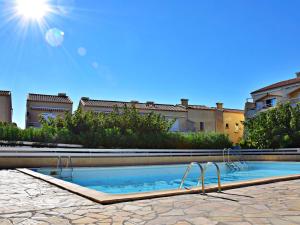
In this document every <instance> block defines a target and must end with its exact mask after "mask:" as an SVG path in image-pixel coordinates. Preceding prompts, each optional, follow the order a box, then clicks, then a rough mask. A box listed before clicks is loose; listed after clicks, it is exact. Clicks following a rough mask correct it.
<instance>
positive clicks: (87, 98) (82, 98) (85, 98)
mask: <svg viewBox="0 0 300 225" xmlns="http://www.w3.org/2000/svg"><path fill="white" fill-rule="evenodd" d="M81 100H83V101H88V100H90V98H89V97H81Z"/></svg>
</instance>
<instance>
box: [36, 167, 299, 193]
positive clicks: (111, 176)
mask: <svg viewBox="0 0 300 225" xmlns="http://www.w3.org/2000/svg"><path fill="white" fill-rule="evenodd" d="M202 165H203V166H205V164H202ZM218 165H219V167H220V169H221V183H229V182H236V181H243V180H253V179H258V178H266V177H274V176H284V175H293V174H300V162H246V164H243V165H240V166H239V167H240V170H233V169H230V168H228V166H226V165H225V164H224V163H218ZM187 166H188V165H162V166H161V165H159V166H158V165H154V166H128V167H91V168H74V170H73V177H72V179H71V178H70V177H69V176H70V170H69V169H65V170H64V171H63V172H62V177H65V178H60V179H63V180H66V181H69V182H72V183H75V184H78V185H81V186H84V187H87V188H90V189H94V190H97V191H101V192H105V193H109V194H127V193H137V192H148V191H156V190H170V189H178V187H179V185H180V182H181V179H182V176H183V174H184V172H185V170H186V168H187ZM33 170H35V171H37V172H40V173H43V174H46V175H51V174H53V172H52V173H51V171H56V170H55V169H53V168H39V169H33ZM199 174H200V171H199V167H197V166H196V165H195V166H193V168H192V170H191V173H190V174H189V176H188V177H187V179H186V182H185V187H191V186H195V185H196V184H197V179H198V177H199ZM53 176H55V175H53ZM216 183H217V176H216V169H215V167H214V166H213V165H208V166H207V168H206V172H205V184H206V185H211V184H216Z"/></svg>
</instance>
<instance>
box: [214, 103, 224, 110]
mask: <svg viewBox="0 0 300 225" xmlns="http://www.w3.org/2000/svg"><path fill="white" fill-rule="evenodd" d="M216 105H217V109H218V110H222V109H223V103H222V102H217V103H216Z"/></svg>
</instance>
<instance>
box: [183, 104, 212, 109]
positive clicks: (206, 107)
mask: <svg viewBox="0 0 300 225" xmlns="http://www.w3.org/2000/svg"><path fill="white" fill-rule="evenodd" d="M188 108H189V109H199V110H214V109H215V108H213V107H208V106H205V105H189V106H188Z"/></svg>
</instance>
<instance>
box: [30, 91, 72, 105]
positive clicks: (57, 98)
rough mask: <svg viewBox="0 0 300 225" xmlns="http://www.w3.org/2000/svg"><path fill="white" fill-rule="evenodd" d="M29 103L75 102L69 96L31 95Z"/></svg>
mask: <svg viewBox="0 0 300 225" xmlns="http://www.w3.org/2000/svg"><path fill="white" fill-rule="evenodd" d="M27 101H36V102H55V103H69V104H72V103H73V102H72V101H71V99H70V98H69V97H68V96H63V95H61V96H60V95H42V94H31V93H30V94H29V95H28V98H27Z"/></svg>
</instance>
